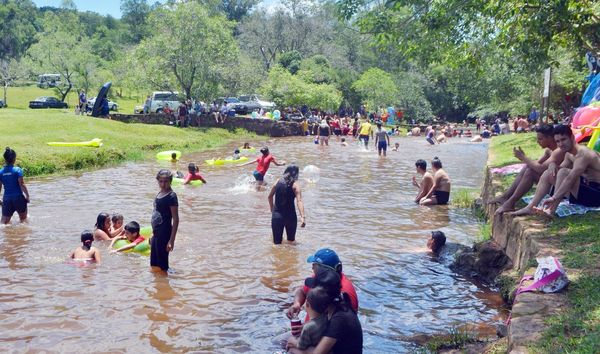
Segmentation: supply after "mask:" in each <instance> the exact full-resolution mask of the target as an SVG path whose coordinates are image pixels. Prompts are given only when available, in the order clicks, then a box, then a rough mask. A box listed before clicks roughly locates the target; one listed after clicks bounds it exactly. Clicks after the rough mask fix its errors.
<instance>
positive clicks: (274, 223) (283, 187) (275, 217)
mask: <svg viewBox="0 0 600 354" xmlns="http://www.w3.org/2000/svg"><path fill="white" fill-rule="evenodd" d="M295 198H296V193H294V189H293V188H292V186H290V185H287V184H286V183H285V181H283V180H279V182H277V185H275V205H274V207H273V214H272V216H271V229H272V231H273V243H275V244H276V245H278V244H280V243H281V242H282V241H283V229H284V228H285V233H286V236H287V240H288V241H290V242H291V241H294V240H295V239H296V228H297V227H298V217H297V216H296V207H295V206H294V199H295Z"/></svg>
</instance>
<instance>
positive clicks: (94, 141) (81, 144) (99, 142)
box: [47, 138, 102, 148]
mask: <svg viewBox="0 0 600 354" xmlns="http://www.w3.org/2000/svg"><path fill="white" fill-rule="evenodd" d="M47 144H48V145H50V146H77V147H95V148H99V147H100V146H102V139H98V138H94V139H92V140H90V141H75V142H67V141H51V142H49V143H47Z"/></svg>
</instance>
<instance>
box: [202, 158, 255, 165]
mask: <svg viewBox="0 0 600 354" xmlns="http://www.w3.org/2000/svg"><path fill="white" fill-rule="evenodd" d="M247 161H248V157H246V156H242V157H240V158H239V159H237V160H234V159H232V158H227V159H217V160H215V159H212V160H205V161H204V162H206V164H207V165H211V166H221V165H225V164H230V163H242V162H247Z"/></svg>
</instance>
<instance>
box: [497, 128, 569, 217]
mask: <svg viewBox="0 0 600 354" xmlns="http://www.w3.org/2000/svg"><path fill="white" fill-rule="evenodd" d="M537 143H538V145H539V146H540V147H541V148H542V149H544V154H543V155H542V157H540V158H539V159H537V161H535V160H532V159H530V158H528V157H527V156H526V155H525V153H524V152H523V150H522V149H521V148H520V147H519V148H513V154H514V155H515V157H516V158H517V159H519V160H520V161H521V162H523V163H525V167H523V168H522V169H521V172H519V174H518V175H517V178H515V180H514V182H513V184H512V185H511V186H510V188H508V189H507V190H506V191H505V192H504V193H502V195H501V196H499V197H497V198H494V199H492V200H491V201H490V202H489V204H502V205H501V206H500V207H499V208H498V209H497V210H496V214H498V215H500V214H502V213H505V212H507V211H512V210H514V208H515V204H516V203H517V202H518V201H519V200H521V198H522V197H523V196H524V195H525V193H527V192H528V191H529V190H530V189H531V187H533V184H534V183H538V181H539V180H540V176H541V175H542V173H544V171H546V170H547V169H549V168H550V169H551V170H552V171H555V172H554V173H556V169H557V167H558V166H559V165H560V164H561V163H562V161H563V159H564V157H565V152H564V151H563V150H561V149H559V148H558V146H557V145H556V141H554V128H553V127H552V126H551V125H542V126H540V127H539V128H538V129H537Z"/></svg>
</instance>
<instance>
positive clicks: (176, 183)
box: [171, 177, 204, 186]
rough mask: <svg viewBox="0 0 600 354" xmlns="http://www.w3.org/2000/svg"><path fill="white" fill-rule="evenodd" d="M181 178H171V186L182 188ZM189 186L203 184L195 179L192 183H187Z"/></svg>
mask: <svg viewBox="0 0 600 354" xmlns="http://www.w3.org/2000/svg"><path fill="white" fill-rule="evenodd" d="M183 181H184V180H183V178H177V177H173V182H171V185H173V186H182V185H183ZM188 184H189V185H190V186H201V185H203V184H204V183H202V181H201V180H199V179H196V180H193V181H190V183H188Z"/></svg>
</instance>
